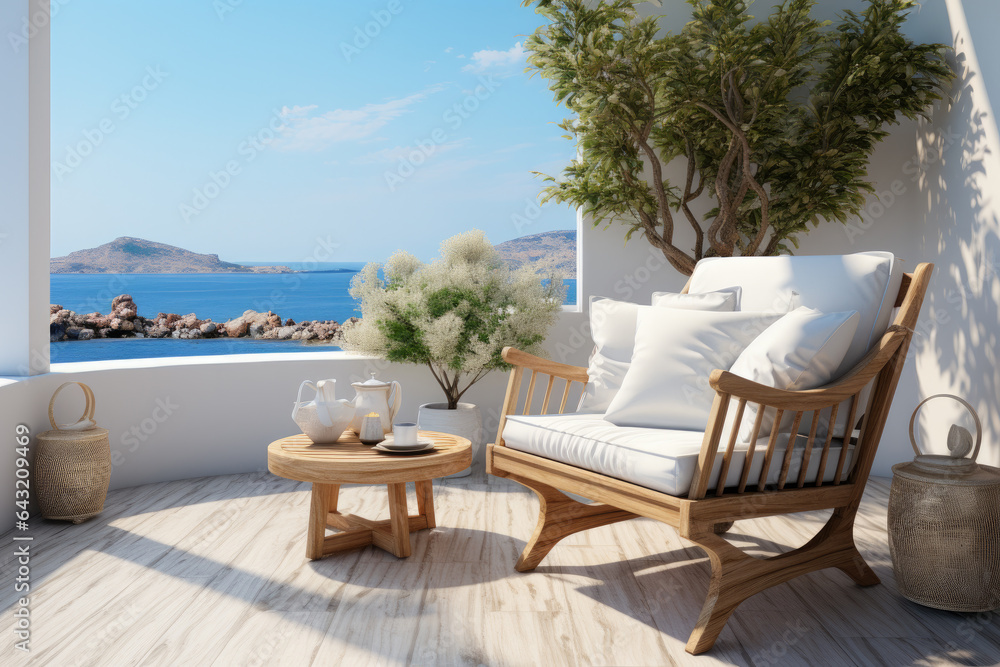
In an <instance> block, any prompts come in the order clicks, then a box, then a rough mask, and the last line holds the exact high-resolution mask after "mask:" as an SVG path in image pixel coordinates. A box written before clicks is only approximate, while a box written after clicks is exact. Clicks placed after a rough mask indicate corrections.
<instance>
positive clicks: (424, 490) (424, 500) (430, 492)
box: [416, 480, 437, 528]
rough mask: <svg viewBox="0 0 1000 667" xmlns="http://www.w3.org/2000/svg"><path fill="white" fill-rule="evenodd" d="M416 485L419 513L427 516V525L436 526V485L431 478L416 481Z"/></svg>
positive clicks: (429, 526)
mask: <svg viewBox="0 0 1000 667" xmlns="http://www.w3.org/2000/svg"><path fill="white" fill-rule="evenodd" d="M416 486H417V514H420V515H423V516H425V517H427V527H428V528H434V527H436V526H437V522H436V521H435V520H434V487H433V485H432V483H431V480H427V481H426V482H416Z"/></svg>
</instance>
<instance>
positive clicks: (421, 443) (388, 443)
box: [379, 433, 434, 451]
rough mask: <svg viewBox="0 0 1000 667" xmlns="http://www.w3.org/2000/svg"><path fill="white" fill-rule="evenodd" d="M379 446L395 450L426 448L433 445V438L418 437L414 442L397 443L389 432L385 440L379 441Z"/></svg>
mask: <svg viewBox="0 0 1000 667" xmlns="http://www.w3.org/2000/svg"><path fill="white" fill-rule="evenodd" d="M379 446H384V448H385V449H395V450H397V451H403V450H412V449H426V448H427V447H429V446H431V447H433V446H434V441H433V440H427V439H418V440H417V441H416V442H412V443H408V444H405V445H403V444H397V443H396V440H395V438H393V436H392V434H391V433H390V434H389V435H387V436H386V437H385V440H383V441H382V442H380V443H379Z"/></svg>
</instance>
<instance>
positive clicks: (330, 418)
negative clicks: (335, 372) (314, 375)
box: [292, 380, 354, 444]
mask: <svg viewBox="0 0 1000 667" xmlns="http://www.w3.org/2000/svg"><path fill="white" fill-rule="evenodd" d="M306 387H310V388H311V389H313V390H315V391H316V397H315V398H314V399H313V400H311V401H308V402H305V401H303V400H302V390H303V389H305V388H306ZM353 418H354V404H353V403H351V402H350V401H346V400H344V399H340V400H337V381H336V380H320V381H318V382H316V383H315V384H314V383H313V382H312V381H310V380H305V381H304V382H303V383H302V384H300V385H299V394H298V396H297V397H296V399H295V407H294V408H292V419H293V420H294V421H295V423H296V424H298V426H299V428H300V429H302V432H303V433H305V434H306V435H307V436H309V439H310V440H312V441H313V442H314V443H316V444H330V443H334V442H337V440H338V439H339V438H340V436H341V435H342V434H343V433H344V430H345V429H346V428H347V426H348V424H350V423H351V420H352V419H353Z"/></svg>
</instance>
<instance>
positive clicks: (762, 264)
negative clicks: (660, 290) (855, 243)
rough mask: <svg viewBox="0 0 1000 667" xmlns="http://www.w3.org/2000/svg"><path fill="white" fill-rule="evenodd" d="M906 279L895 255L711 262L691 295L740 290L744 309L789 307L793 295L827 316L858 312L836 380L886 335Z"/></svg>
mask: <svg viewBox="0 0 1000 667" xmlns="http://www.w3.org/2000/svg"><path fill="white" fill-rule="evenodd" d="M902 280H903V271H902V267H901V265H900V263H899V262H898V261H896V259H895V257H894V256H893V254H892V253H891V252H862V253H857V254H854V255H821V256H815V255H814V256H806V255H803V256H791V255H783V256H780V257H711V258H708V259H703V260H701V261H700V262H698V264H697V266H695V269H694V274H692V276H691V286H690V288H689V290H688V291H689V292H691V293H692V294H697V293H701V292H712V291H717V290H720V289H725V288H729V287H732V286H734V285H738V286H739V287H741V288H742V289H743V293H742V297H741V308H742V309H743V310H756V311H769V310H775V309H777V310H781V311H782V312H784V311H783V309H785V308H787V304H788V303H789V301H790V300H791V298H792V293H793V292H797V293H798V296H797V297H796V305H800V306H806V307H808V308H815V309H816V310H819V311H822V312H824V313H837V312H844V311H851V310H854V311H857V313H858V328H857V330H856V331H855V333H854V337H853V338H852V340H851V345H850V346H849V347H848V349H847V353H846V354H845V355H844V360H843V361H842V362H841V364H840V367H839V368H838V369H837V371H836V374H835V375H834V377H839V376H840V375H843V374H844V373H846V372H847V371H848V370H850V369H851V368H852V367H853V366H854V365H855V364H857V363H858V362H859V361H860V360H861V358H862V357H863V356H865V353H866V352H867V351H868V349H869V348H870V347H871V346H872V345H873V344H874V343H875V342H876V341H878V339H879V338H880V337H881V336H882V334H883V333H885V330H886V329H887V328H888V327H889V323H890V321H891V317H892V309H893V306H894V304H895V301H896V295H897V294H898V293H899V286H900V284H901V282H902Z"/></svg>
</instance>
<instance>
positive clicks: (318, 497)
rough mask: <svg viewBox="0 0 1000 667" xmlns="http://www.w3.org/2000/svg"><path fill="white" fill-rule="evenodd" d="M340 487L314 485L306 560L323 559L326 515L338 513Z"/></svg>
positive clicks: (310, 506)
mask: <svg viewBox="0 0 1000 667" xmlns="http://www.w3.org/2000/svg"><path fill="white" fill-rule="evenodd" d="M339 495H340V486H339V485H337V484H313V486H312V500H311V501H310V503H309V531H308V534H307V536H306V558H310V559H313V560H315V559H317V558H322V557H323V551H324V546H325V545H324V540H325V538H326V515H327V513H328V512H330V511H331V509H330V508H331V507H332V508H333V509H332V511H334V512H336V511H337V497H338V496H339Z"/></svg>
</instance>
